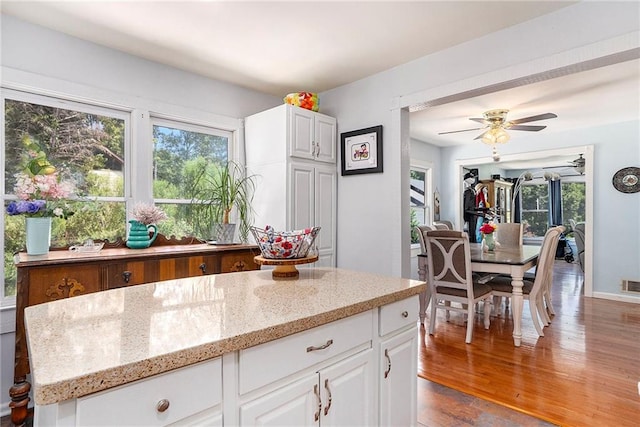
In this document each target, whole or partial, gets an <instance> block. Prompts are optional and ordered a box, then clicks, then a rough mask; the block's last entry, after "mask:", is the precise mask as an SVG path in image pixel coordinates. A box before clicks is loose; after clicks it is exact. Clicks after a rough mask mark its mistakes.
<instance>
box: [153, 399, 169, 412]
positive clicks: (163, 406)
mask: <svg viewBox="0 0 640 427" xmlns="http://www.w3.org/2000/svg"><path fill="white" fill-rule="evenodd" d="M167 409H169V401H168V400H167V399H162V400H161V401H159V402H158V404H157V405H156V411H158V412H164V411H166V410H167Z"/></svg>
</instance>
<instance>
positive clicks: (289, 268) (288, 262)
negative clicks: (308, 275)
mask: <svg viewBox="0 0 640 427" xmlns="http://www.w3.org/2000/svg"><path fill="white" fill-rule="evenodd" d="M253 260H254V261H255V262H256V264H260V265H275V266H276V268H275V269H273V271H272V272H271V277H273V279H274V280H278V279H297V278H298V276H300V272H299V271H298V269H297V268H296V265H300V264H309V263H312V262H316V261H317V260H318V255H312V256H307V257H304V258H290V259H276V258H265V257H263V256H262V255H258V256H256V257H255V258H253Z"/></svg>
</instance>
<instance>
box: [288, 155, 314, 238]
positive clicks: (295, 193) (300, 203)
mask: <svg viewBox="0 0 640 427" xmlns="http://www.w3.org/2000/svg"><path fill="white" fill-rule="evenodd" d="M290 179H291V191H290V193H289V194H291V198H290V200H289V203H290V204H291V205H290V208H289V212H290V215H291V224H290V227H291V228H292V229H293V230H300V229H303V228H307V227H313V226H315V225H316V224H315V168H314V167H313V166H312V165H309V164H306V163H292V164H291V168H290ZM320 234H322V230H320Z"/></svg>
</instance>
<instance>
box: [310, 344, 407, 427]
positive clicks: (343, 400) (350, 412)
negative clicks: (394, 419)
mask: <svg viewBox="0 0 640 427" xmlns="http://www.w3.org/2000/svg"><path fill="white" fill-rule="evenodd" d="M373 366H374V364H373V350H371V349H369V350H365V351H363V352H361V353H358V354H356V355H354V356H352V357H350V358H348V359H346V360H343V361H341V362H338V363H336V364H334V365H332V366H330V367H328V368H326V369H323V370H322V371H320V387H321V388H322V396H323V397H322V402H323V409H322V414H320V424H321V425H323V426H370V425H373V419H374V417H375V411H374V408H375V403H374V399H375V393H374V388H373V385H372V383H373V381H372V375H371V373H372V367H373ZM398 425H399V424H398Z"/></svg>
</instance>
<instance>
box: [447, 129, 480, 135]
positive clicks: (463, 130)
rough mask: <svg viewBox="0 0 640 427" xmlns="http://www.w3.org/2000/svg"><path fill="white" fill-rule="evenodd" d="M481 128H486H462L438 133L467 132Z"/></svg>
mask: <svg viewBox="0 0 640 427" xmlns="http://www.w3.org/2000/svg"><path fill="white" fill-rule="evenodd" d="M480 129H484V128H473V129H462V130H450V131H448V132H440V133H438V135H446V134H448V133H458V132H467V131H470V130H480Z"/></svg>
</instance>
